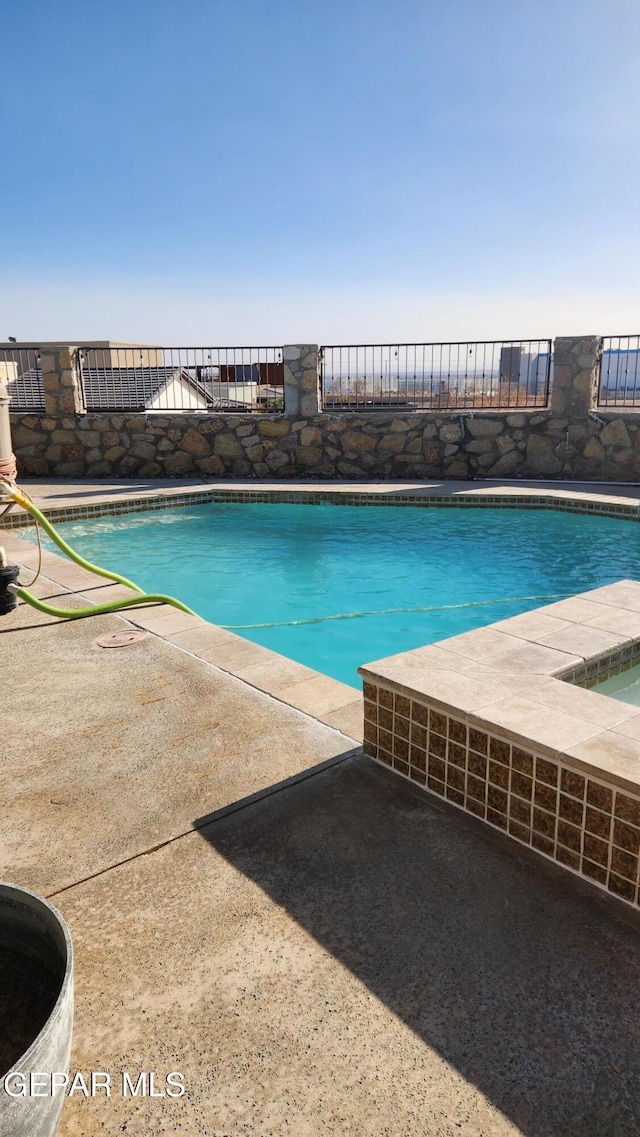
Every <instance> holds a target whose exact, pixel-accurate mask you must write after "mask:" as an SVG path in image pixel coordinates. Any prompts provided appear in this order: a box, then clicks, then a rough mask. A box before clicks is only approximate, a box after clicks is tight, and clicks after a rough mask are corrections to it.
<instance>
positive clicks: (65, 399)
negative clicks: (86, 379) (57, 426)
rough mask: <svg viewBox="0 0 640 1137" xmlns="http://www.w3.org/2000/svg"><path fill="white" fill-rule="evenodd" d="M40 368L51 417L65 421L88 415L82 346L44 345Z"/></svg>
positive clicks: (46, 408) (46, 404) (47, 412)
mask: <svg viewBox="0 0 640 1137" xmlns="http://www.w3.org/2000/svg"><path fill="white" fill-rule="evenodd" d="M40 367H41V369H42V386H43V387H44V405H45V410H46V414H47V417H48V418H51V419H57V420H61V419H71V418H73V416H74V415H76V414H80V415H81V414H84V413H85V407H84V397H83V393H82V382H81V379H80V353H79V349H78V348H77V347H72V346H65V347H62V346H60V347H57V346H56V347H50V346H47V347H43V348H42V351H41V355H40ZM73 425H74V426H75V422H74V423H73Z"/></svg>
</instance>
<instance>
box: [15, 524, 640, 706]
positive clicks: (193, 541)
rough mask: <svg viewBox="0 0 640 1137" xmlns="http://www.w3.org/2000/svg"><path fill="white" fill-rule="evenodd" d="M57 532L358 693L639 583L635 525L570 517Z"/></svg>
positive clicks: (83, 527) (77, 527)
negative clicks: (443, 653) (397, 672)
mask: <svg viewBox="0 0 640 1137" xmlns="http://www.w3.org/2000/svg"><path fill="white" fill-rule="evenodd" d="M59 529H60V532H61V534H62V535H63V536H64V538H65V539H66V540H67V541H68V542H69V543H70V544H71V545H72V546H73V547H74V548H75V549H77V550H78V552H80V553H82V554H83V555H84V556H85V557H88V558H89V560H91V561H94V562H96V563H97V564H100V565H104V566H105V567H107V568H111V569H114V570H115V571H117V572H120V573H123V574H124V575H125V576H128V577H130V578H131V579H133V580H135V581H136V582H137V583H138V584H139V585H140V586H141V587H142V588H145V589H146V590H147V591H149V592H165V593H169V594H170V595H173V596H176V597H178V598H179V599H181V600H183V601H184V602H185V603H186V604H188V605H189V606H190V607H191V608H193V609H194V610H195V611H196V612H198V613H199V615H201V616H204V617H205V618H206V619H208V620H211V621H212V622H213V623H215V624H222V625H227V626H232V627H233V628H234V630H237V631H238V634H239V635H242V636H246V637H247V638H248V639H251V640H255V641H256V642H257V643H261V644H264V645H265V646H266V647H270V648H272V649H273V650H274V651H278V652H281V653H282V654H283V655H287V656H290V657H291V658H292V659H296V660H298V661H299V662H300V663H304V664H306V665H307V666H309V667H313V668H315V669H316V670H317V671H322V672H324V673H326V674H327V675H333V676H334V677H335V678H336V679H340V680H342V681H343V682H344V683H350V684H352V685H353V686H354V687H357V686H359V679H358V676H357V674H356V667H357V666H358V665H359V664H361V663H365V662H368V661H371V660H374V659H379V658H380V657H381V656H385V655H391V654H393V653H394V652H398V651H404V650H409V649H410V648H414V647H418V646H420V645H421V644H426V643H431V642H433V641H434V640H439V639H443V638H444V637H445V636H452V635H455V634H457V633H458V632H463V631H467V630H469V629H471V628H476V627H479V626H480V625H482V624H488V623H492V622H493V621H495V620H501V619H504V618H506V617H507V616H513V615H516V614H517V613H519V612H524V611H527V610H529V609H531V608H535V607H538V606H539V605H540V604H543V603H545V602H549V603H550V602H551V599H549V600H548V601H545V600H544V599H539V597H550V598H554V597H558V598H559V597H560V596H561V595H566V594H571V593H574V592H582V591H584V590H586V589H589V588H596V587H597V586H599V585H602V584H608V583H610V582H612V581H614V580H618V579H620V578H621V577H633V578H636V579H640V526H639V525H636V524H633V523H630V522H625V521H617V520H614V519H611V518H605V517H588V516H579V515H576V514H570V513H551V512H546V511H529V510H515V509H481V508H478V509H455V508H452V509H447V508H425V507H411V506H409V507H402V508H400V507H394V506H366V507H357V508H356V507H353V506H336V505H329V504H321V505H284V504H283V505H254V504H251V505H236V504H229V505H227V504H210V505H199V506H190V507H186V508H177V509H166V510H160V511H156V512H149V513H131V514H127V515H125V516H122V517H114V518H107V517H105V518H98V519H95V520H91V521H78V522H69V523H66V524H63V525H60V526H59ZM31 535H33V534H31ZM50 547H51V548H54V546H53V545H50ZM465 605H467V606H466V607H465ZM472 605H477V606H472ZM420 609H429V610H428V611H420ZM356 613H366V614H364V615H354V614H356ZM336 616H348V617H352V618H348V619H333V618H332V619H327V617H336ZM252 625H253V626H252ZM264 625H274V626H271V627H270V626H264Z"/></svg>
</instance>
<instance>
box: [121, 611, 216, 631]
mask: <svg viewBox="0 0 640 1137" xmlns="http://www.w3.org/2000/svg"><path fill="white" fill-rule="evenodd" d="M147 613H148V614H147ZM127 619H128V620H131V622H132V623H133V624H138V625H139V626H140V627H141V628H147V629H148V630H149V631H150V632H155V634H156V635H157V636H170V635H173V634H174V633H175V632H188V631H189V630H190V629H191V628H199V627H200V625H201V624H203V623H204V621H203V620H201V619H200V617H199V616H190V615H189V614H188V613H187V612H180V611H179V610H178V609H177V608H173V607H172V606H171V605H169V604H161V605H158V607H157V608H153V607H149V608H142V607H141V608H138V607H137V605H136V606H134V607H132V608H129V609H127Z"/></svg>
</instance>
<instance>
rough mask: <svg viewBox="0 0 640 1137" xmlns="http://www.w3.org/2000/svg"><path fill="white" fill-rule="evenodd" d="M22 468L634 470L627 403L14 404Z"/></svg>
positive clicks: (216, 473) (357, 474) (83, 474)
mask: <svg viewBox="0 0 640 1137" xmlns="http://www.w3.org/2000/svg"><path fill="white" fill-rule="evenodd" d="M11 419H12V433H13V445H14V450H15V453H16V457H17V459H18V466H19V470H20V472H21V473H22V474H26V475H30V476H35V477H66V478H113V477H116V478H118V477H121V478H129V477H132V476H140V477H144V478H189V477H193V478H202V477H227V478H250V477H255V478H270V477H277V478H301V477H302V478H304V477H309V478H349V479H351V478H362V479H368V480H374V479H378V478H381V479H386V478H388V479H396V480H397V479H403V478H453V479H455V478H463V479H467V478H550V477H553V478H562V479H574V478H575V479H586V480H596V481H598V480H604V481H634V480H638V476H639V475H640V435H639V432H638V423H639V421H640V415H639V416H638V419H637V420H636V419H635V418H634V417H633V412H628V413H627V415H625V416H622V415H615V416H614V415H612V414H611V413H606V414H605V413H604V412H598V414H597V415H596V414H593V413H590V414H588V415H587V416H586V417H585V418H584V419H583V420H582V422H581V423H576V422H573V423H571V421H570V420H569V419H567V418H561V417H559V416H557V415H555V414H553V412H552V411H551V410H545V411H534V412H531V411H518V412H515V413H508V412H495V411H493V412H487V413H485V414H482V413H479V412H478V413H476V414H474V415H473V416H471V415H469V414H456V415H453V414H433V413H425V414H422V413H417V412H412V413H407V414H404V415H402V414H398V413H397V412H390V413H388V414H387V413H384V412H369V413H358V414H353V413H347V412H344V413H341V414H335V413H330V414H321V413H318V414H315V415H310V416H304V417H303V416H302V415H249V414H248V415H241V414H238V415H236V414H218V415H202V414H193V415H188V414H175V415H164V414H155V413H154V414H136V415H125V414H117V415H114V414H85V415H78V416H74V417H70V416H64V417H63V418H61V419H54V418H52V417H49V416H42V417H41V416H39V415H27V414H16V415H12V416H11Z"/></svg>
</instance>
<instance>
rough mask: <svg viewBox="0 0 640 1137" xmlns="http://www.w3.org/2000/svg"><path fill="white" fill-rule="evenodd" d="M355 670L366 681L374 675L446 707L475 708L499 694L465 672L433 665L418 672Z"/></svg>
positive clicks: (392, 669)
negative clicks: (446, 669) (433, 666)
mask: <svg viewBox="0 0 640 1137" xmlns="http://www.w3.org/2000/svg"><path fill="white" fill-rule="evenodd" d="M359 673H360V674H361V675H362V676H363V677H364V679H365V680H367V681H368V682H373V683H375V682H376V680H377V678H382V679H383V680H384V681H385V682H386V683H389V684H392V685H393V687H394V688H395V689H396V690H397V691H400V692H401V693H402V694H406V695H409V696H410V695H411V694H412V693H415V694H418V695H422V696H426V697H427V698H429V699H430V700H432V701H433V702H437V703H438V704H440V705H442V706H444V707H447V708H449V709H451V708H453V709H455V708H457V709H458V710H463V711H471V710H476V709H478V708H479V707H483V706H486V704H487V703H490V702H493V701H494V700H495V699H497V698H499V697H500V691H499V690H496V686H495V684H492V683H483V682H480V681H479V680H477V679H473V678H471V677H470V676H468V675H467V674H466V673H465V672H455V671H438V670H436V669H435V668H430V669H429V670H428V671H418V670H416V669H415V668H408V667H389V668H384V669H381V670H380V671H378V672H370V671H367V670H366V669H364V668H359Z"/></svg>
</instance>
